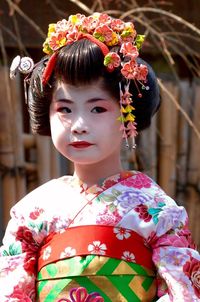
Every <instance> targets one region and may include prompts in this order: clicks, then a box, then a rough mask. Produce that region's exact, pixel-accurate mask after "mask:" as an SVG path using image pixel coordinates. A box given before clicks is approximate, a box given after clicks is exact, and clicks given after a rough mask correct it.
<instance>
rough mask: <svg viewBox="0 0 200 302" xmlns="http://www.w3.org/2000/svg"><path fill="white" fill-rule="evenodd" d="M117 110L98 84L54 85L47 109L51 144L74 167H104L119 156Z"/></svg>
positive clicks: (119, 140)
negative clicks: (98, 165) (99, 165)
mask: <svg viewBox="0 0 200 302" xmlns="http://www.w3.org/2000/svg"><path fill="white" fill-rule="evenodd" d="M119 116H120V108H119V105H118V103H117V101H116V100H114V98H113V97H111V96H110V95H109V93H108V92H107V91H105V90H103V89H102V88H101V82H100V81H97V82H94V83H93V84H90V85H84V86H79V87H76V86H72V85H69V84H65V83H63V82H60V83H58V85H57V87H56V89H55V91H54V94H53V99H52V103H51V106H50V125H51V134H52V140H53V143H54V145H55V147H56V148H57V150H58V151H59V152H60V153H61V154H63V155H64V156H65V157H66V158H68V159H69V160H71V161H72V162H74V163H75V164H86V165H88V164H95V163H99V162H101V164H103V162H104V163H106V162H107V161H108V160H111V161H112V159H113V157H115V158H116V157H119V156H120V147H121V141H122V134H121V131H120V130H119V128H120V122H119V121H118V120H117V118H118V117H119Z"/></svg>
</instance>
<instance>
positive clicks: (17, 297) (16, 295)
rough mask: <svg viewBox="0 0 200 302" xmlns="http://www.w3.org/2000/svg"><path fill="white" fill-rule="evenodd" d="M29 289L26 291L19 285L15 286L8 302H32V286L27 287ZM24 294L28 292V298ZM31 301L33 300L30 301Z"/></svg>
mask: <svg viewBox="0 0 200 302" xmlns="http://www.w3.org/2000/svg"><path fill="white" fill-rule="evenodd" d="M28 287H29V288H30V289H29V288H26V291H25V290H24V289H23V288H21V287H20V286H19V285H16V286H15V287H14V289H13V293H12V294H11V295H9V296H7V297H8V299H9V300H8V301H20V302H32V301H34V299H35V297H34V293H35V291H34V288H33V287H32V285H29V286H28ZM26 292H29V296H27V294H26ZM32 299H33V300H32Z"/></svg>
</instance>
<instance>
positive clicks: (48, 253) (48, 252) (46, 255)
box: [42, 246, 51, 260]
mask: <svg viewBox="0 0 200 302" xmlns="http://www.w3.org/2000/svg"><path fill="white" fill-rule="evenodd" d="M50 256H51V247H50V246H48V247H47V248H46V249H45V250H44V252H43V256H42V258H43V260H47V259H49V257H50Z"/></svg>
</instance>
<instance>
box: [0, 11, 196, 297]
mask: <svg viewBox="0 0 200 302" xmlns="http://www.w3.org/2000/svg"><path fill="white" fill-rule="evenodd" d="M142 40H143V37H142V36H138V35H137V34H136V31H135V28H134V26H133V24H132V23H130V22H123V21H121V20H119V19H113V18H111V17H110V16H108V15H105V14H97V13H95V14H93V15H91V16H89V17H85V16H84V15H80V14H77V15H75V16H70V17H69V19H68V20H62V21H60V22H58V23H57V24H50V26H49V33H48V37H47V40H46V41H45V43H44V50H45V52H46V53H47V54H48V56H46V57H45V58H43V59H42V61H41V62H39V63H38V64H36V65H35V66H34V68H33V72H32V73H30V75H31V77H30V78H29V79H30V86H29V93H28V106H29V112H30V118H31V125H32V129H33V131H34V133H38V134H41V135H51V137H52V140H53V143H54V145H55V147H56V149H57V150H58V151H59V152H60V153H62V155H64V156H65V157H66V158H68V159H69V160H71V161H72V162H73V163H74V175H73V176H64V177H61V178H59V179H53V180H51V181H49V182H47V183H46V184H44V185H42V186H40V187H39V188H37V189H35V190H34V191H33V192H31V193H29V194H28V195H27V196H26V197H24V198H23V199H22V200H21V201H20V202H18V203H17V204H16V205H15V206H14V207H13V208H12V210H11V216H12V218H11V220H10V222H9V224H8V227H7V230H6V234H5V237H4V239H3V246H2V247H1V250H0V254H1V262H0V301H1V302H6V301H9V302H12V301H20V302H23V301H24V302H28V301H39V302H44V301H47V302H48V301H57V302H62V301H68V302H69V301H71V302H72V301H79V302H81V301H82V302H92V301H93V302H95V301H96V302H98V301H99V302H100V301H105V302H108V301H112V302H119V301H128V302H137V301H146V302H147V301H149V302H150V301H159V302H164V301H165V302H172V301H173V302H178V301H181V302H186V301H187V302H191V301H200V281H199V280H200V279H199V276H200V262H199V260H200V256H199V254H198V252H197V251H196V250H195V249H194V246H193V244H192V241H191V236H190V232H189V231H188V228H187V225H188V218H187V214H186V211H185V209H184V208H183V207H178V206H177V205H176V203H175V202H174V201H173V200H172V199H171V198H170V197H168V196H167V195H166V194H165V193H164V192H163V191H162V190H161V189H160V188H159V186H158V185H157V184H156V183H155V182H154V181H153V180H151V179H150V178H149V177H147V176H146V175H144V174H143V173H140V172H138V171H124V170H123V167H122V165H121V162H120V148H121V143H122V140H123V139H125V140H126V141H127V138H128V137H131V136H132V137H134V136H135V135H136V134H137V131H141V130H143V129H145V128H147V127H148V126H149V125H150V123H151V118H152V116H153V115H154V113H155V112H156V111H157V109H158V107H159V104H160V99H159V89H158V84H157V81H156V77H155V74H154V72H153V70H152V69H151V67H150V66H149V65H148V64H147V63H146V62H144V61H142V60H141V59H139V58H138V49H139V48H140V46H141V43H142ZM27 60H28V61H26V60H24V59H21V58H19V57H18V58H17V59H16V60H15V64H14V67H13V65H12V68H11V75H13V74H14V73H16V71H17V70H20V71H22V72H26V71H27V72H30V69H29V67H28V64H29V63H31V61H30V62H29V59H28V58H27ZM16 62H17V64H16ZM30 65H31V64H30ZM27 67H28V68H27ZM25 69H26V71H25Z"/></svg>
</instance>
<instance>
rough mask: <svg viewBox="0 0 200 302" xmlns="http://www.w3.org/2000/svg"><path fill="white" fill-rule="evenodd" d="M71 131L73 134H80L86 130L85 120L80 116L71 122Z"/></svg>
mask: <svg viewBox="0 0 200 302" xmlns="http://www.w3.org/2000/svg"><path fill="white" fill-rule="evenodd" d="M71 132H72V133H74V134H82V133H87V132H88V126H87V123H86V121H85V120H84V119H83V118H82V117H78V118H77V119H76V120H74V121H73V122H72V125H71Z"/></svg>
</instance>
